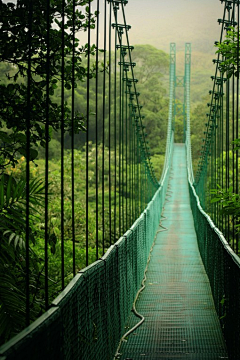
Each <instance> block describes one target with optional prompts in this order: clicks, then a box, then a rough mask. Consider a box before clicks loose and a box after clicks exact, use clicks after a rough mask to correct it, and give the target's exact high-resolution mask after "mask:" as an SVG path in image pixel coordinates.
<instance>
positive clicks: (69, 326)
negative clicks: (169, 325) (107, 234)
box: [0, 169, 169, 360]
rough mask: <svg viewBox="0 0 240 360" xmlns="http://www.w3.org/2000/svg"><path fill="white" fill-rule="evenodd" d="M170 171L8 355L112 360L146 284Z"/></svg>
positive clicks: (0, 351)
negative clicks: (127, 227) (123, 229)
mask: <svg viewBox="0 0 240 360" xmlns="http://www.w3.org/2000/svg"><path fill="white" fill-rule="evenodd" d="M168 176H169V169H168V171H167V172H166V174H165V182H164V184H162V186H161V187H160V188H159V190H158V191H157V192H156V194H155V195H154V198H153V199H152V200H151V202H150V203H149V204H148V206H147V208H146V210H145V211H144V212H143V213H142V215H141V216H140V217H139V219H138V220H137V221H136V222H135V223H134V225H133V226H132V227H131V229H130V230H128V231H127V233H126V234H125V235H124V236H123V237H122V238H121V239H119V240H118V241H117V243H116V244H115V245H112V246H111V247H110V248H109V249H108V251H107V253H106V254H105V255H104V256H103V257H102V259H100V260H98V261H96V262H94V263H93V264H92V265H90V266H89V267H87V268H85V269H83V270H82V271H81V272H80V273H79V274H77V275H76V276H75V278H74V279H73V280H72V281H71V282H70V284H69V285H68V286H67V287H66V289H65V290H64V291H63V292H62V293H61V294H60V295H59V296H58V297H57V298H56V299H55V300H54V301H53V303H52V305H51V308H50V310H48V311H47V312H46V313H45V314H44V315H43V316H42V317H41V318H39V319H38V320H37V321H36V322H35V323H33V324H32V325H30V327H29V328H27V329H25V330H24V331H23V332H22V333H20V334H19V335H18V336H16V337H15V338H14V339H13V340H11V341H9V342H8V343H7V344H6V345H4V346H2V347H1V349H0V355H1V356H3V357H4V359H6V360H11V359H16V356H17V358H18V359H19V360H21V359H25V360H28V359H29V360H30V359H31V360H32V359H33V358H34V359H36V360H38V359H39V360H40V359H43V358H44V359H53V358H58V359H65V360H67V359H69V360H70V359H71V360H73V359H84V360H95V359H98V360H101V359H102V360H106V359H109V360H110V359H112V358H113V356H114V354H115V351H116V348H117V345H118V342H119V340H120V338H121V336H122V335H123V333H124V332H125V328H124V325H125V323H126V320H127V317H128V316H129V313H130V311H131V308H132V304H133V301H134V298H135V296H136V292H137V290H138V288H139V287H140V285H141V282H142V278H143V275H144V270H145V266H146V262H147V257H148V253H149V251H150V248H151V245H152V242H153V239H154V235H155V232H156V231H157V228H158V226H159V220H160V216H161V211H162V207H163V203H164V192H165V191H166V189H165V187H166V184H167V180H168Z"/></svg>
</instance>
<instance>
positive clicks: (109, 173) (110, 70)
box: [108, 2, 112, 245]
mask: <svg viewBox="0 0 240 360" xmlns="http://www.w3.org/2000/svg"><path fill="white" fill-rule="evenodd" d="M111 24H112V2H110V6H109V49H108V51H109V82H108V87H109V92H108V98H109V99H108V101H109V111H108V165H109V167H108V176H109V186H108V189H109V199H108V201H109V208H108V209H109V240H110V243H109V245H112V193H111V190H112V171H111V163H112V162H111V150H112V149H111V145H112V144H111V120H112V114H111V108H112V107H111V105H112V82H111V78H112V44H111V42H112V37H111Z"/></svg>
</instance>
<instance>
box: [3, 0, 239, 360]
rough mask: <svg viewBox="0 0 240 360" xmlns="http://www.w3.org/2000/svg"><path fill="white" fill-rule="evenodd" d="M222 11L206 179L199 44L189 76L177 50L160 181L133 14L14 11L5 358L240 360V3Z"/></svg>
mask: <svg viewBox="0 0 240 360" xmlns="http://www.w3.org/2000/svg"><path fill="white" fill-rule="evenodd" d="M221 2H222V3H223V17H222V18H221V19H218V22H219V24H220V25H221V33H220V40H219V42H218V44H220V45H222V49H223V50H222V51H219V52H218V57H217V58H216V59H214V60H213V61H214V63H215V64H216V71H215V74H214V75H213V76H212V81H213V88H212V89H211V90H210V92H209V94H210V98H211V100H210V102H209V103H208V104H207V105H206V109H207V110H206V111H207V112H208V113H207V114H206V115H207V119H203V127H204V130H203V134H202V135H201V136H202V148H201V156H200V158H199V162H198V169H197V171H196V172H195V174H194V172H193V167H192V155H191V127H190V77H191V44H190V43H186V45H185V70H184V74H183V75H182V76H178V74H177V73H176V62H177V61H176V45H175V43H171V45H170V58H169V59H170V60H169V61H170V67H169V113H168V119H166V122H167V123H168V125H167V133H166V152H165V162H164V166H163V169H162V175H161V178H160V180H159V181H158V179H157V178H156V174H155V171H154V168H153V165H152V161H151V156H150V148H149V143H148V140H147V133H146V129H145V127H144V115H143V111H144V109H143V110H142V107H141V104H140V99H141V96H140V93H139V92H138V90H137V85H138V84H137V83H138V80H137V79H136V78H135V75H134V68H135V66H136V65H137V64H136V63H135V62H134V61H133V57H132V54H133V52H134V47H133V46H132V45H130V41H129V32H130V29H131V26H130V25H128V24H127V22H126V14H125V11H126V10H125V9H127V3H128V2H127V1H126V0H108V1H107V0H106V1H104V2H103V4H102V3H100V2H99V0H96V1H80V2H78V1H74V0H73V1H62V2H61V1H59V2H56V4H53V2H51V1H46V2H44V4H43V3H42V2H41V1H32V0H26V1H22V2H20V1H18V2H17V4H18V5H16V4H12V3H8V2H4V3H2V2H1V9H2V11H1V12H2V14H1V21H0V24H1V30H2V34H3V36H2V40H1V47H2V50H1V52H2V53H1V61H2V63H3V64H4V66H5V65H6V64H7V65H6V66H8V67H6V69H5V68H4V69H5V70H4V71H5V73H6V78H7V80H8V82H6V81H5V82H4V81H2V83H1V92H2V99H3V101H2V105H1V108H0V114H1V124H2V129H1V132H0V150H1V159H0V165H1V180H0V208H1V214H0V230H1V238H2V240H1V241H2V245H1V255H0V258H1V261H0V272H1V275H0V278H1V285H0V328H1V330H0V339H1V343H2V344H3V345H2V346H1V347H0V360H13V359H18V360H21V359H24V360H33V359H34V360H38V359H39V360H40V359H63V360H67V359H69V360H70V359H71V360H74V359H82V360H101V359H102V360H107V359H122V360H140V359H149V360H150V359H151V360H157V359H168V360H172V359H192V360H193V359H196V360H201V359H202V360H205V359H212V360H215V359H235V360H239V358H240V294H239V293H240V276H239V275H240V261H239V257H238V254H239V241H238V240H239V239H238V237H239V235H238V230H237V229H238V213H237V211H238V210H237V203H238V187H239V180H238V136H239V134H238V133H239V129H238V117H239V23H240V21H239V1H237V0H232V1H229V0H222V1H221ZM21 19H23V20H24V27H21V21H23V20H21ZM40 20H41V21H40ZM23 28H24V29H25V30H24V31H23V30H22V29H23ZM82 30H84V32H83V33H81V36H82V37H83V38H84V36H85V40H84V41H86V45H84V46H83V45H82V42H81V36H80V35H79V34H80V32H81V31H82ZM94 30H95V32H94ZM100 34H101V36H100ZM225 35H226V36H227V40H225ZM79 39H80V40H79ZM16 42H17V43H18V44H19V50H18V51H17V50H16ZM220 45H219V49H221V46H220ZM229 46H230V47H229ZM224 49H225V50H224ZM229 54H230V55H229ZM79 83H80V84H79ZM81 84H82V85H81ZM177 87H180V88H181V90H182V93H183V102H182V104H181V105H179V101H177V95H176V92H177V91H176V88H177ZM178 90H179V89H178ZM79 101H80V105H81V106H80V105H79ZM179 113H180V114H181V115H182V117H183V134H184V136H183V142H182V143H175V142H174V132H175V119H176V116H177V115H178V114H179ZM14 119H15V120H14ZM54 141H55V143H54ZM57 141H58V142H57ZM232 143H233V144H234V145H233V147H232ZM51 144H55V147H54V146H53V147H52V145H51ZM56 144H58V145H57V146H56ZM234 146H235V148H234ZM57 147H59V154H58V155H56V153H54V154H55V155H54V157H53V160H52V157H51V156H52V155H51V152H52V151H53V149H54V151H55V152H56V148H57ZM41 149H42V150H41ZM79 149H80V150H79ZM57 156H58V157H59V158H57ZM58 162H59V164H60V165H59V167H58V168H57V163H58ZM19 164H21V168H20V165H19ZM33 164H35V165H38V169H40V170H38V173H36V169H35V167H34V166H35V165H33ZM81 186H82V189H83V193H84V197H83V198H82V197H81V193H80V191H79V188H80V187H81ZM54 189H57V190H56V193H57V195H56V194H55V192H54ZM211 192H212V193H213V197H214V199H213V200H212V201H211V196H210V194H211ZM55 198H56V202H54V201H55V200H54V199H55ZM234 205H235V207H234ZM234 211H235V213H234ZM58 221H59V224H60V225H59V227H58V226H57V225H56V224H57V223H58Z"/></svg>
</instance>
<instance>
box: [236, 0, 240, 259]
mask: <svg viewBox="0 0 240 360" xmlns="http://www.w3.org/2000/svg"><path fill="white" fill-rule="evenodd" d="M239 6H240V4H239V2H238V3H237V69H238V71H237V96H236V139H238V136H239V129H238V121H239V120H238V116H239V22H240V16H239ZM235 191H236V194H238V193H239V185H238V150H237V151H236V190H235ZM238 240H239V235H238V233H237V234H236V253H237V254H238Z"/></svg>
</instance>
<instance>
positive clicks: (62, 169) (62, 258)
mask: <svg viewBox="0 0 240 360" xmlns="http://www.w3.org/2000/svg"><path fill="white" fill-rule="evenodd" d="M64 12H65V0H62V44H61V51H62V56H61V61H62V67H61V275H62V289H63V288H64V120H65V114H64V93H65V91H64V64H65V57H64V48H65V41H64V33H65V30H64V26H65V18H64Z"/></svg>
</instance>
